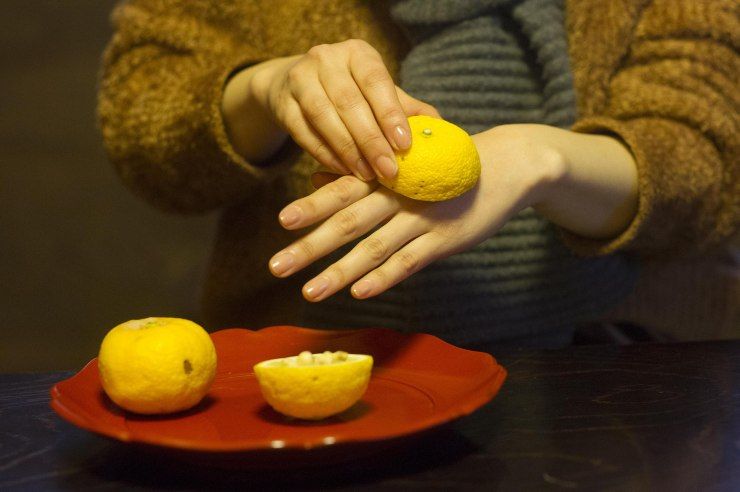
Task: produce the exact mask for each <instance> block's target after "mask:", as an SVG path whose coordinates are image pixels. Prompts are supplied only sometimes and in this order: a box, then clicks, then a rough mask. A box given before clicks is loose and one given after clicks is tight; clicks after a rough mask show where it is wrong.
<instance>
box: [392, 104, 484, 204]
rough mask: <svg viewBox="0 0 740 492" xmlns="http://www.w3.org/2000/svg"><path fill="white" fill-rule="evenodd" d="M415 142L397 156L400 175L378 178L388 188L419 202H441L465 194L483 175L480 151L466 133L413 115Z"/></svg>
mask: <svg viewBox="0 0 740 492" xmlns="http://www.w3.org/2000/svg"><path fill="white" fill-rule="evenodd" d="M409 125H410V126H411V135H412V143H411V148H410V149H409V150H407V151H405V152H397V153H396V162H397V163H398V173H397V174H396V176H395V177H394V178H392V179H385V178H378V181H380V183H381V184H382V185H384V186H386V187H387V188H390V189H392V190H394V191H395V192H397V193H400V194H401V195H404V196H407V197H409V198H414V199H416V200H424V201H430V202H438V201H441V200H449V199H450V198H455V197H456V196H459V195H462V194H463V193H465V192H466V191H468V190H469V189H470V188H472V187H473V186H474V185H475V183H476V182H477V181H478V177H479V176H480V169H481V164H480V157H479V156H478V150H477V149H476V147H475V144H474V143H473V139H472V138H470V135H468V134H467V133H466V132H465V130H463V129H462V128H460V127H458V126H455V125H453V124H452V123H450V122H449V121H445V120H442V119H439V118H432V117H431V116H411V117H410V118H409Z"/></svg>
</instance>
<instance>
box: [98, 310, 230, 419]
mask: <svg viewBox="0 0 740 492" xmlns="http://www.w3.org/2000/svg"><path fill="white" fill-rule="evenodd" d="M98 370H99V373H100V382H101V384H102V386H103V390H104V391H105V393H106V394H107V395H108V396H109V397H110V399H111V400H113V402H115V403H116V404H117V405H118V406H120V407H122V408H124V409H126V410H129V411H132V412H136V413H141V414H158V413H171V412H178V411H181V410H186V409H188V408H191V407H193V406H194V405H196V404H197V403H198V402H200V401H201V400H202V399H203V397H204V396H205V395H206V393H207V392H208V390H209V388H210V386H211V384H212V383H213V379H214V377H215V375H216V349H215V347H214V345H213V342H212V341H211V338H210V336H209V335H208V333H207V332H206V331H205V330H204V329H203V328H202V327H201V326H199V325H197V324H196V323H193V322H192V321H189V320H185V319H180V318H163V317H152V318H145V319H138V320H130V321H127V322H125V323H121V324H120V325H118V326H116V327H114V328H113V329H111V330H110V331H109V332H108V333H107V334H106V336H105V338H104V339H103V342H102V343H101V345H100V352H99V354H98Z"/></svg>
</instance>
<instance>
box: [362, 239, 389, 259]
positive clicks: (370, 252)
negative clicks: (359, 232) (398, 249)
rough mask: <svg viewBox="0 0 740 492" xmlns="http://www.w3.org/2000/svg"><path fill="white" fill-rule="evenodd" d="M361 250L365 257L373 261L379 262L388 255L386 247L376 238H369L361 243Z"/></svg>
mask: <svg viewBox="0 0 740 492" xmlns="http://www.w3.org/2000/svg"><path fill="white" fill-rule="evenodd" d="M362 248H363V249H364V250H365V253H366V254H367V256H369V257H370V258H371V259H372V260H374V261H381V260H383V258H385V257H386V255H387V254H388V246H386V244H385V243H384V242H383V241H381V240H380V239H378V238H376V237H369V238H367V239H365V240H364V241H363V242H362Z"/></svg>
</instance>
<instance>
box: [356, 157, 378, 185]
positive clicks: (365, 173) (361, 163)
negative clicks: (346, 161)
mask: <svg viewBox="0 0 740 492" xmlns="http://www.w3.org/2000/svg"><path fill="white" fill-rule="evenodd" d="M357 172H359V173H360V178H361V179H363V180H365V181H372V180H373V179H374V178H375V173H374V172H373V170H372V169H371V168H370V165H368V163H367V162H365V159H358V161H357Z"/></svg>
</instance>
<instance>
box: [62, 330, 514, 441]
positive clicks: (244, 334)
mask: <svg viewBox="0 0 740 492" xmlns="http://www.w3.org/2000/svg"><path fill="white" fill-rule="evenodd" d="M211 337H212V338H213V342H214V344H215V345H216V351H217V353H218V370H217V375H216V380H215V382H214V384H213V387H212V388H211V391H210V393H209V395H208V396H207V397H206V399H205V400H204V401H203V402H201V404H200V405H198V406H197V407H195V408H194V409H192V410H189V411H187V412H183V413H178V414H172V415H164V416H155V417H145V416H139V415H135V414H132V413H128V412H125V411H123V410H121V409H120V408H118V407H116V406H115V404H113V403H112V402H111V401H110V400H109V399H108V398H107V397H106V396H105V394H104V393H103V390H102V388H101V386H100V382H99V377H98V366H97V359H93V360H92V361H90V362H89V363H88V364H87V365H86V366H85V367H84V368H83V369H82V370H81V371H80V372H79V373H77V374H76V375H74V376H73V377H71V378H69V379H67V380H65V381H61V382H59V383H58V384H56V385H55V386H54V387H53V388H52V389H51V406H52V408H53V409H54V410H55V411H56V412H57V413H58V414H59V415H61V416H62V417H63V418H64V419H66V420H68V421H69V422H71V423H73V424H75V425H77V426H79V427H82V428H83V429H87V430H90V431H93V432H96V433H98V434H102V435H104V436H108V437H111V438H114V439H117V440H120V441H125V442H134V443H142V444H147V445H154V446H159V447H166V448H175V449H178V450H187V451H210V452H260V451H266V450H269V451H271V452H272V451H273V450H275V449H285V450H286V451H287V450H293V452H294V453H295V452H296V451H299V452H305V451H304V450H306V449H311V448H326V447H328V446H330V445H332V446H331V447H332V448H333V449H335V448H341V447H342V445H356V444H358V443H378V442H380V441H387V440H391V439H394V438H399V437H403V436H408V435H410V434H414V433H417V432H419V431H422V430H425V429H429V428H431V427H434V426H437V425H440V424H443V423H445V422H449V421H451V420H453V419H455V418H457V417H460V416H462V415H466V414H469V413H471V412H473V411H474V410H475V409H477V408H478V407H480V406H482V405H483V404H485V403H486V402H488V401H489V400H491V399H492V398H493V397H494V395H495V394H496V393H497V392H498V390H499V388H500V387H501V385H502V384H503V382H504V379H505V378H506V370H505V369H504V368H503V367H502V366H500V365H498V364H497V363H496V361H495V360H494V358H493V357H491V356H490V355H488V354H486V353H482V352H473V351H469V350H463V349H460V348H458V347H455V346H453V345H450V344H448V343H445V342H443V341H442V340H440V339H439V338H436V337H434V336H431V335H424V334H414V335H404V334H401V333H398V332H395V331H392V330H387V329H363V330H353V331H323V330H312V329H307V328H297V327H290V326H276V327H270V328H265V329H262V330H258V331H251V330H245V329H228V330H222V331H219V332H216V333H213V334H212V335H211ZM302 350H310V351H312V352H321V351H324V350H332V351H335V350H345V351H347V352H352V353H362V354H370V355H372V356H373V358H374V359H375V366H374V369H373V375H372V378H371V380H370V385H369V387H368V390H367V393H365V396H364V397H363V398H362V400H361V401H360V402H358V403H357V404H356V405H355V406H354V407H352V408H351V409H349V410H347V411H346V412H344V413H342V414H340V415H337V416H335V417H331V418H329V419H326V420H323V421H320V422H303V421H299V420H291V419H287V418H285V417H283V416H282V415H280V414H278V413H276V412H275V411H273V410H272V409H271V408H270V407H269V406H267V404H266V403H265V401H264V399H263V398H262V395H261V394H260V391H259V387H258V384H257V380H256V379H255V377H254V373H253V371H252V366H253V365H254V364H256V363H257V362H260V361H262V360H266V359H273V358H276V357H286V356H289V355H295V354H297V353H299V352H301V351H302Z"/></svg>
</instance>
